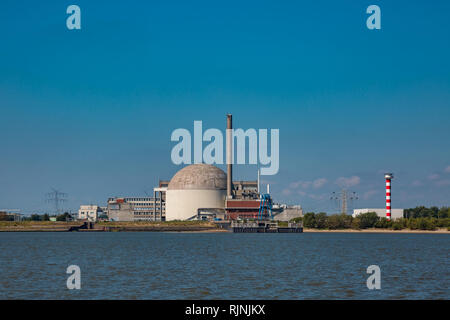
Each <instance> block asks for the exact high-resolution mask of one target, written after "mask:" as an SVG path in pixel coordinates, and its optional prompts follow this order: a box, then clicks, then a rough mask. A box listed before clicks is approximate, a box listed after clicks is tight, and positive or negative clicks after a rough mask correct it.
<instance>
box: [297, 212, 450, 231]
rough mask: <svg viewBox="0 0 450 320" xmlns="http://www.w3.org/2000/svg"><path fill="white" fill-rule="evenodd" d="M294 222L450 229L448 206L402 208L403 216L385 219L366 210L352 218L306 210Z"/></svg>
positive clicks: (322, 226)
mask: <svg viewBox="0 0 450 320" xmlns="http://www.w3.org/2000/svg"><path fill="white" fill-rule="evenodd" d="M293 221H294V222H300V221H302V222H303V226H304V227H305V228H311V229H329V230H338V229H368V228H380V229H393V230H401V229H411V230H436V229H438V228H447V229H448V230H449V231H450V207H442V208H437V207H431V208H425V207H423V206H421V207H416V208H412V209H406V210H404V217H403V218H400V219H395V220H387V219H386V218H385V217H379V216H378V215H377V214H376V213H375V212H367V213H362V214H360V215H358V216H357V217H355V218H353V217H352V216H351V215H347V214H333V215H327V214H326V213H325V212H319V213H314V212H308V213H306V214H305V215H304V216H303V217H300V218H295V219H293Z"/></svg>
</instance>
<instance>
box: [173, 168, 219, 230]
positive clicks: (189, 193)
mask: <svg viewBox="0 0 450 320" xmlns="http://www.w3.org/2000/svg"><path fill="white" fill-rule="evenodd" d="M226 189H227V176H226V174H225V172H223V170H221V169H219V168H217V167H215V166H213V165H210V164H192V165H189V166H187V167H184V168H183V169H181V170H180V171H178V172H177V173H176V174H175V175H174V176H173V178H172V179H171V180H170V182H169V185H168V188H167V192H166V220H168V221H169V220H188V219H191V218H194V217H196V216H197V213H198V209H210V208H214V209H219V208H221V209H223V208H224V207H225V198H226V193H227V191H226Z"/></svg>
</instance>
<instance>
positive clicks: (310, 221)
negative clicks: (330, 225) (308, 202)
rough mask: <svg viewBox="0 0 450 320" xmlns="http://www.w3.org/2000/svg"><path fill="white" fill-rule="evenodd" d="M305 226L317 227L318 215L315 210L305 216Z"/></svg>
mask: <svg viewBox="0 0 450 320" xmlns="http://www.w3.org/2000/svg"><path fill="white" fill-rule="evenodd" d="M303 226H304V227H305V228H315V227H316V215H315V214H314V212H308V213H306V214H305V216H304V217H303Z"/></svg>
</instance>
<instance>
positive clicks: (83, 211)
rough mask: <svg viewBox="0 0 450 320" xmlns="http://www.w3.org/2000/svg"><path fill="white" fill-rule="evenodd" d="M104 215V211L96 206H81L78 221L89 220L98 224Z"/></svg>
mask: <svg viewBox="0 0 450 320" xmlns="http://www.w3.org/2000/svg"><path fill="white" fill-rule="evenodd" d="M102 213H103V209H102V208H101V207H99V206H96V205H81V206H80V209H79V210H78V220H87V221H90V222H96V221H97V220H98V217H99V215H101V214H102Z"/></svg>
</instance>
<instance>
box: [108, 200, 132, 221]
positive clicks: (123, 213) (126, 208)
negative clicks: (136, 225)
mask: <svg viewBox="0 0 450 320" xmlns="http://www.w3.org/2000/svg"><path fill="white" fill-rule="evenodd" d="M112 207H113V206H111V205H108V219H109V220H112V221H133V220H134V214H133V207H132V206H131V204H129V203H121V204H118V207H119V209H113V208H112Z"/></svg>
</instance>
